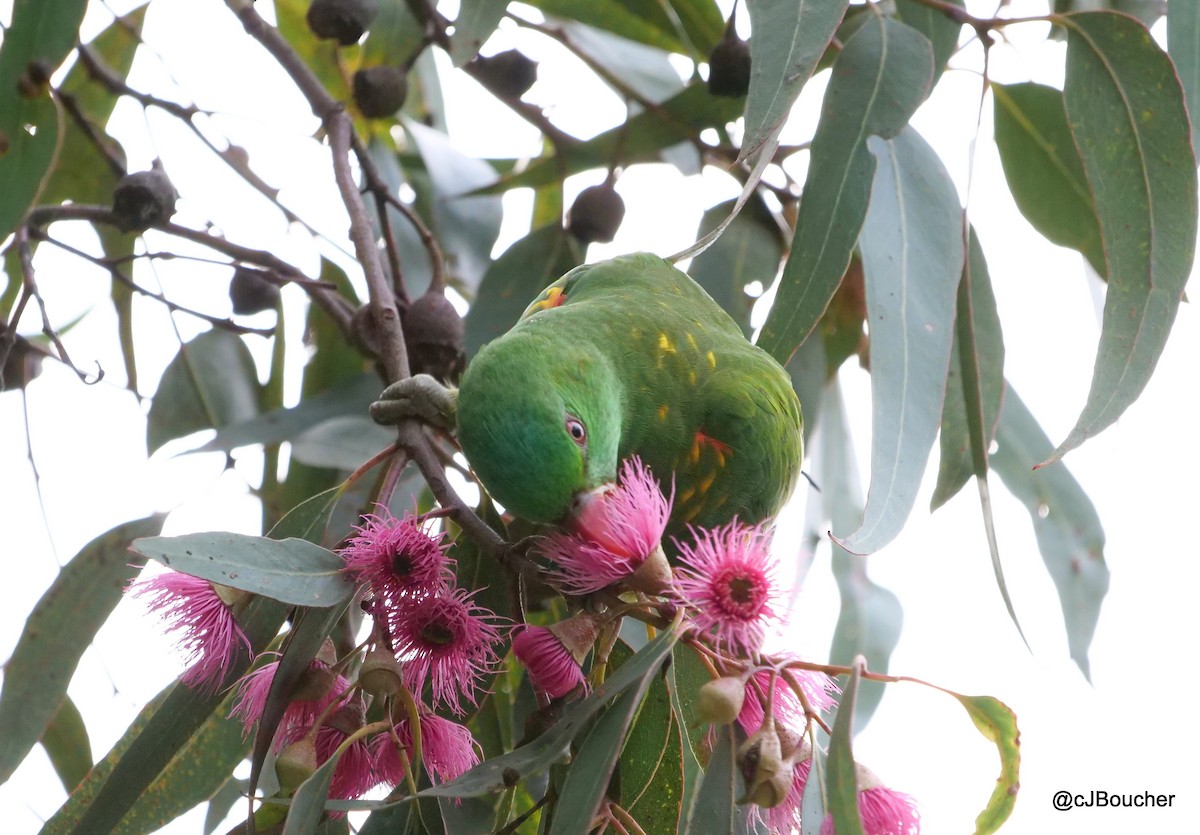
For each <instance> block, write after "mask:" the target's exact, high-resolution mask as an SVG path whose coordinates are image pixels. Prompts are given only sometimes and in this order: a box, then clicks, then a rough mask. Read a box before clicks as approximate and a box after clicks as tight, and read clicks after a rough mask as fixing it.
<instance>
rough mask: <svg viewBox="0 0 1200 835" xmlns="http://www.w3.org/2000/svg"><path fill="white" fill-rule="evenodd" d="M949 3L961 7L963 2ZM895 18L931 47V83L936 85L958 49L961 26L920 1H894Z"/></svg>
mask: <svg viewBox="0 0 1200 835" xmlns="http://www.w3.org/2000/svg"><path fill="white" fill-rule="evenodd" d="M949 2H950V3H952V4H954V5H955V6H958V7H959V8H960V9H961V8H964V7H963V0H949ZM895 3H896V16H897V17H899V18H900V19H901V20H902V21H904V22H905V23H906V24H908V25H909V26H911V27H912V28H914V29H916V30H917V31H918V32H920V33H921V34H922V35H924V36H925V37H927V38H929V43H930V44H931V45H932V46H933V83H934V84H937V82H938V79H939V78H941V77H942V72H943V71H944V70H945V69H946V62H947V61H949V60H950V56H951V55H953V54H954V50H955V49H957V48H958V34H959V32H960V31H961V30H962V24H961V23H958V22H956V21H955V20H953V19H952V18H951V17H950V16H949V15H948V14H946V13H945V12H943V11H942V10H941V9H934V8H932V7H930V6H926V5H924V4H923V3H921V2H920V0H895Z"/></svg>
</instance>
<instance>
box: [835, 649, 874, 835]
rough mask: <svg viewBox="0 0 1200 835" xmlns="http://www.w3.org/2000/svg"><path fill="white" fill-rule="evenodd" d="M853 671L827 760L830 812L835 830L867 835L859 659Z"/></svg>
mask: <svg viewBox="0 0 1200 835" xmlns="http://www.w3.org/2000/svg"><path fill="white" fill-rule="evenodd" d="M853 668H854V669H853V672H852V673H851V674H850V678H849V680H848V681H847V682H846V686H845V688H843V690H842V698H841V700H840V701H839V702H838V711H837V717H836V718H835V719H834V720H833V733H831V734H830V735H829V758H828V760H826V768H827V773H826V783H825V785H826V793H827V799H828V809H829V816H830V817H831V818H833V827H834V831H836V832H839V833H843V835H865V833H864V832H863V821H862V817H861V816H860V814H859V811H858V768H857V765H856V763H855V761H854V750H853V743H852V740H853V738H854V713H855V710H854V702H855V700H856V698H857V696H858V683H859V681H860V680H861V678H862V668H861V666H860V665H859V664H858V662H857V661H856V662H855V663H854V664H853Z"/></svg>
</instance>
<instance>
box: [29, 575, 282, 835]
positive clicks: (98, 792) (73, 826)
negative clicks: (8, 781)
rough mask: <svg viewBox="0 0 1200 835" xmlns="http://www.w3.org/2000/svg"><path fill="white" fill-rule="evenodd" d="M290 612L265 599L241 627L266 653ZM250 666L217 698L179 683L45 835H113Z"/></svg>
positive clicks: (233, 673)
mask: <svg viewBox="0 0 1200 835" xmlns="http://www.w3.org/2000/svg"><path fill="white" fill-rule="evenodd" d="M287 609H288V607H287V606H284V605H282V604H280V603H277V602H276V601H273V600H269V599H267V598H264V597H259V598H255V599H254V600H252V601H251V602H250V603H249V605H247V607H246V608H245V609H244V610H243V611H242V612H241V613H240V614H239V615H238V624H239V625H240V626H241V627H242V629H243V630H244V631H245V633H246V637H247V638H249V639H250V643H251V645H252V646H253V648H254V652H255V653H258V652H261V651H262V649H263V648H264V647H265V646H266V645H267V643H268V642H269V641H270V640H271V639H272V638H274V637H275V634H276V633H277V632H278V631H279V627H280V625H281V624H282V623H283V619H284V617H285V615H286V614H287ZM249 663H250V661H249V659H242V658H239V661H238V662H237V663H235V664H233V665H232V666H231V669H230V670H229V673H228V675H227V676H226V678H225V680H224V681H222V682H220V683H219V685H218V686H217V688H216V692H215V693H214V694H210V693H208V692H207V691H205V692H201V691H200V690H193V689H191V688H188V687H184V686H182V685H179V684H178V683H175V684H170V685H168V686H167V687H166V688H165V689H164V690H163V691H162V692H161V693H159V695H158V696H156V697H155V698H154V699H153V700H152V701H151V702H150V703H149V704H147V705H146V707H145V708H143V709H142V712H141V713H140V714H138V718H137V719H135V720H134V722H133V724H132V725H130V726H129V728H128V729H127V730H126V732H125V735H124V736H123V737H122V738H121V739H120V741H118V742H117V744H116V745H115V746H113V749H112V750H111V751H110V752H109V753H108V755H107V756H106V757H105V758H104V760H103V761H101V762H100V763H99V764H98V765H97V766H96V767H95V768H93V769H92V771H91V772H90V773H89V774H88V777H87V779H86V780H85V781H84V782H83V783H82V784H81V785H80V786H79V788H78V789H76V790H75V791H74V792H73V793H72V794H71V797H70V798H69V799H68V800H67V802H66V803H65V804H63V806H62V807H61V808H60V809H59V810H58V811H57V812H56V813H55V815H54V817H53V818H51V819H50V820H49V821H48V822H47V823H46V825H45V827H43V829H42V835H59V834H60V833H67V832H70V833H74V835H92V833H96V832H111V831H113V829H114V828H115V827H116V826H117V824H118V823H119V822H120V821H121V819H122V818H123V817H124V816H125V814H126V812H128V811H129V810H130V809H131V808H133V806H134V805H135V804H136V803H137V802H138V798H139V797H141V795H142V794H143V793H144V792H145V791H146V790H147V788H148V787H149V786H150V785H151V784H153V783H154V781H155V780H156V779H157V778H158V776H159V775H160V774H161V773H162V771H163V769H164V768H166V767H167V765H168V764H169V763H170V762H171V760H172V759H173V758H174V756H175V754H176V752H178V751H180V750H181V749H182V748H183V747H184V746H185V745H187V744H188V741H189V740H190V739H192V737H193V735H194V734H196V732H197V731H198V730H199V729H200V728H201V727H202V726H203V725H204V724H205V722H206V721H208V718H209V717H210V716H212V714H213V713H214V711H217V710H218V709H219V708H220V705H221V703H222V702H223V701H224V698H225V691H226V690H227V689H228V688H229V687H231V686H232V685H233V683H234V682H235V681H237V680H238V678H240V677H241V676H242V674H243V673H244V672H245V671H246V667H247V666H248V665H249Z"/></svg>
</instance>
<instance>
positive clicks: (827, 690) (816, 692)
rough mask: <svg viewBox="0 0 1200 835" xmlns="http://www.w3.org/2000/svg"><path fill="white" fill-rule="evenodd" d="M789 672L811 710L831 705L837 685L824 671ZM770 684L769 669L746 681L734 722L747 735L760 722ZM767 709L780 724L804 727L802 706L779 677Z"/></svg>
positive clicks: (826, 708) (797, 697) (828, 707)
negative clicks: (744, 691) (740, 707)
mask: <svg viewBox="0 0 1200 835" xmlns="http://www.w3.org/2000/svg"><path fill="white" fill-rule="evenodd" d="M789 675H790V676H792V677H794V678H795V679H796V681H797V683H799V685H800V689H801V690H803V691H804V698H806V699H808V703H809V705H810V706H811V707H812V708H813V709H814V710H818V711H826V710H829V709H830V708H831V707H833V705H834V695H835V694H836V693H837V692H838V686H837V682H835V681H834V680H833V679H832V678H830V677H829V676H827V675H825V674H824V673H817V672H810V671H809V670H797V669H793V670H791V671H790V672H789ZM770 686H771V671H770V670H759V671H757V672H756V673H755V674H754V675H753V676H751V677H750V678H749V679H748V680H747V681H746V698H745V700H744V701H743V702H742V710H741V712H740V713H739V714H738V724H740V725H741V726H742V730H744V731H745V732H746V733H748V734H750V733H753V732H754V731H756V730H757V729H758V728H759V726H761V725H762V723H763V717H764V713H763V705H764V704H765V703H766V700H767V697H768V695H769V692H768V688H769V687H770ZM771 711H772V714H773V715H774V716H775V719H776V721H778V722H779V723H781V724H783V725H787V726H789V727H792V728H803V727H804V724H805V718H804V706H803V705H802V704H801V703H800V698H799V696H797V695H796V691H795V690H793V689H792V688H791V686H790V685H789V684H788V683H787V682H786V681H785V680H784V679H783V677H782V676H776V677H775V698H774V702H773V704H772V706H771Z"/></svg>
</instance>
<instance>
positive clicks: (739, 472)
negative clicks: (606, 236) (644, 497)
mask: <svg viewBox="0 0 1200 835" xmlns="http://www.w3.org/2000/svg"><path fill="white" fill-rule="evenodd" d="M426 383H427V384H433V381H432V379H430V380H428V381H426ZM418 387H420V386H415V385H414V383H413V382H412V381H402V382H401V383H400V384H397V385H395V386H392V387H390V388H389V389H388V390H387V391H385V392H384V394H383V395H382V396H381V400H380V402H377V403H376V404H375V405H374V406H373V407H372V414H373V415H375V416H376V418H377V419H380V420H389V419H395V418H396V417H398V416H400V415H401V414H412V413H420V412H421V411H422V409H420V408H413V407H412V406H411V405H405V404H404V401H405V400H406V399H407V398H409V397H410V396H412V392H413V390H414V388H418ZM455 400H456V405H455V406H454V408H455V409H456V412H457V415H456V419H455V421H454V424H453V425H454V426H455V427H456V428H457V432H458V439H459V443H460V444H461V445H462V450H463V453H464V454H465V455H466V457H467V460H468V461H469V462H470V463H471V466H472V467H473V468H474V470H475V472H476V474H477V475H478V476H479V479H480V480H481V481H482V482H483V485H484V486H485V487H486V488H487V490H488V492H489V493H490V494H491V495H492V496H493V497H494V498H495V499H496V500H497V501H498V502H499V503H500V504H502V505H503V506H504V507H505V508H506V509H507V510H508V511H510V512H511V513H513V514H515V515H517V516H519V517H522V518H525V519H527V520H529V521H532V522H543V523H562V522H569V521H570V517H571V516H572V514H573V513H575V512H577V511H578V509H579V506H580V502H581V501H584V500H585V499H586V497H587V496H588V495H589V494H591V493H592V492H594V491H595V490H596V489H597V488H600V487H602V486H603V485H606V484H611V483H612V482H614V481H615V480H616V477H617V470H618V467H619V465H620V463H621V462H622V461H623V460H625V459H626V458H627V457H629V456H631V455H637V456H640V457H641V459H642V460H643V461H644V462H645V463H646V464H647V465H649V467H650V469H651V470H652V471H653V473H654V474H655V475H656V476H657V477H658V478H659V480H660V481H661V482H662V484H663V486H664V488H667V487H668V486H669V485H670V484H671V483H672V481H673V483H674V488H675V502H674V507H673V510H672V512H671V520H670V524H669V526H668V532H670V533H680V532H681V531H682V530H683V528H684V527H685V526H686V525H687V524H688V523H691V524H695V525H699V526H706V527H708V526H716V525H720V524H723V523H725V522H728V521H729V520H730V519H732V518H733V517H734V516H737V517H738V518H739V519H741V520H743V521H745V522H748V523H754V522H758V521H761V520H763V519H767V518H769V517H771V516H773V515H774V514H775V513H776V512H777V511H778V510H779V509H780V507H781V506H782V505H783V503H784V502H785V501H786V500H787V498H788V496H789V495H790V494H791V492H792V489H793V487H794V486H795V483H796V479H797V476H798V475H799V472H800V459H801V452H802V429H803V420H802V418H801V414H800V403H799V401H798V400H797V398H796V393H795V391H794V390H793V389H792V385H791V380H790V379H789V377H788V375H787V372H785V371H784V370H783V368H782V367H780V365H779V364H778V363H777V362H776V361H775V360H774V359H773V358H772V357H771V356H770V355H768V354H767V353H766V352H765V351H763V350H761V349H760V348H758V347H756V346H754V345H752V344H750V342H748V341H747V340H746V338H745V337H744V336H743V335H742V331H741V329H740V328H739V327H738V326H737V324H736V323H735V322H734V321H733V319H732V318H731V317H730V316H729V315H728V314H727V313H726V312H725V311H724V310H722V309H721V308H720V306H718V305H717V304H716V302H714V301H713V300H712V298H711V297H710V296H709V295H708V294H707V293H706V292H705V291H704V290H703V289H702V288H701V287H700V286H699V285H698V284H696V283H695V282H694V281H692V279H691V278H689V277H688V276H687V275H685V274H684V273H683V272H681V271H679V270H677V269H676V268H675V267H673V266H672V265H671V264H669V263H668V262H666V261H664V260H663V259H662V258H659V257H657V256H654V255H648V254H637V255H629V256H624V257H620V258H614V259H612V260H610V261H604V262H601V263H598V264H592V265H586V266H582V267H578V268H576V269H574V270H571V271H570V272H569V273H567V274H566V275H564V276H563V277H562V278H560V279H558V280H557V281H555V282H554V283H553V284H551V285H550V286H549V287H547V288H546V289H545V290H543V291H542V293H541V294H540V295H539V296H538V297H537V298H536V299H535V300H534V301H533V302H532V303H531V304H530V305H529V307H528V308H526V310H525V312H524V313H523V314H522V316H521V318H520V320H519V321H518V322H517V324H516V325H514V326H513V328H512V329H511V330H509V331H508V332H507V333H505V334H504V335H503V336H501V337H499V338H498V339H496V340H494V341H492V342H490V343H488V344H487V345H485V346H484V347H483V348H482V349H481V350H480V351H479V353H478V355H477V356H476V357H475V358H474V359H473V360H472V361H471V363H470V365H469V366H468V367H467V370H466V373H465V374H464V375H463V377H462V380H461V383H460V386H459V389H458V393H457V397H456V398H455ZM452 404H453V401H451V403H450V404H447V405H452ZM447 422H448V421H447Z"/></svg>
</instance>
